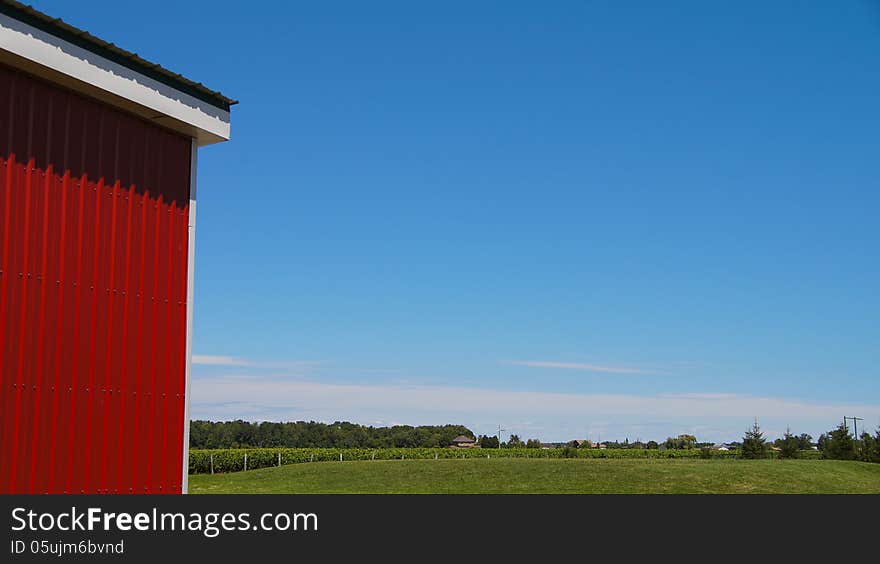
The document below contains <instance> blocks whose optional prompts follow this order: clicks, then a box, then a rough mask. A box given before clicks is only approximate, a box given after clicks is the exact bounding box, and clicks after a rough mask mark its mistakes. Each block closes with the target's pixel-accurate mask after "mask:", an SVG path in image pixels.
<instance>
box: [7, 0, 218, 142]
mask: <svg viewBox="0 0 880 564" xmlns="http://www.w3.org/2000/svg"><path fill="white" fill-rule="evenodd" d="M0 49H3V50H5V51H8V52H9V53H12V54H14V55H17V56H18V57H21V58H23V59H27V60H29V61H32V62H33V63H36V64H38V65H40V66H42V67H46V68H47V69H51V70H53V71H57V72H60V73H62V74H64V75H67V76H69V77H71V78H73V79H75V80H77V81H80V82H82V83H85V84H86V85H90V86H92V87H95V88H97V89H99V90H101V91H103V92H106V93H108V94H110V95H112V96H117V97H119V98H122V99H124V100H127V101H129V102H133V103H135V104H137V105H138V106H141V107H143V108H146V109H148V110H152V113H156V112H158V113H159V114H161V115H159V116H154V115H152V114H151V115H150V118H149V119H152V120H154V121H156V122H157V123H162V124H164V125H166V126H172V127H173V125H171V124H169V123H168V122H169V121H170V120H168V118H171V120H173V121H177V122H182V123H183V124H186V125H188V126H190V127H191V128H192V131H191V134H192V136H193V137H194V138H196V139H197V140H198V142H199V145H207V144H210V143H216V142H218V141H226V140H227V139H229V133H230V125H229V112H228V111H226V110H223V109H220V108H217V107H215V106H212V105H211V104H209V103H207V102H204V101H202V100H199V99H198V98H195V97H193V96H191V95H189V94H186V93H185V92H181V91H180V90H177V89H175V88H172V87H171V86H168V85H167V84H163V83H161V82H159V81H157V80H154V79H152V78H149V77H147V76H144V75H143V74H141V73H139V72H136V71H133V70H131V69H130V68H128V67H125V66H122V65H120V64H118V63H115V62H113V61H110V60H109V59H105V58H104V57H101V56H100V55H97V54H95V53H93V52H91V51H89V50H87V49H83V48H82V47H79V46H77V45H74V44H72V43H69V42H67V41H64V40H63V39H59V38H58V37H55V36H54V35H51V34H49V33H46V32H45V31H42V30H39V29H37V28H35V27H33V26H30V25H28V24H26V23H24V22H21V21H19V20H16V19H14V18H11V17H9V16H7V15H5V14H0ZM163 117H164V118H165V119H164V121H163ZM177 129H180V128H179V127H177Z"/></svg>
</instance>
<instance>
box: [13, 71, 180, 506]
mask: <svg viewBox="0 0 880 564" xmlns="http://www.w3.org/2000/svg"><path fill="white" fill-rule="evenodd" d="M190 147H191V142H190V139H188V138H185V137H181V136H179V135H177V134H175V133H172V132H169V131H166V130H163V129H161V128H158V127H156V126H155V125H152V124H149V123H147V122H144V121H141V120H139V119H138V118H135V117H133V116H129V115H127V114H124V113H122V112H119V111H118V110H115V109H113V108H110V107H108V106H104V105H102V104H100V103H98V102H95V101H92V100H89V99H86V98H83V97H81V96H79V95H77V94H74V93H71V92H69V91H67V90H64V89H61V88H58V87H55V86H53V85H51V84H48V83H46V82H43V81H40V80H38V79H35V78H32V77H30V76H28V75H25V74H23V73H21V72H18V71H16V70H13V69H11V68H8V67H4V66H2V65H0V237H2V239H0V271H2V272H0V386H2V387H0V390H2V391H0V396H2V397H0V492H2V493H10V492H25V493H44V492H45V493H65V492H67V493H98V492H100V493H176V492H180V490H181V478H182V476H181V470H182V450H183V444H182V440H183V423H184V421H183V408H184V389H185V366H186V359H185V343H186V284H187V248H188V245H187V243H188V240H187V239H188V227H187V225H188V215H189V178H190V174H189V173H190Z"/></svg>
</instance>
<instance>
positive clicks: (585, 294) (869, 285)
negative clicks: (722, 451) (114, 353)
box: [32, 0, 880, 440]
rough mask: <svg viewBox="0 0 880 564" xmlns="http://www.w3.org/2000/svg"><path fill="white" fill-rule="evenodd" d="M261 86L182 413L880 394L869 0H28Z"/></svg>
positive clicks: (693, 411)
mask: <svg viewBox="0 0 880 564" xmlns="http://www.w3.org/2000/svg"><path fill="white" fill-rule="evenodd" d="M32 1H33V5H34V6H35V7H36V8H38V9H41V10H43V11H45V12H47V13H49V14H52V15H54V16H58V17H61V18H64V19H65V20H66V21H68V22H70V23H72V24H74V25H77V26H80V27H83V28H85V29H87V30H89V31H91V32H92V33H94V34H95V35H98V36H99V37H102V38H104V39H107V40H110V41H113V42H115V43H117V44H119V45H121V46H122V47H124V48H127V49H129V50H132V51H135V52H137V53H139V54H140V55H141V56H143V57H145V58H147V59H150V60H154V61H157V62H159V63H161V64H163V65H164V66H166V67H168V68H171V69H172V70H174V71H176V72H180V73H182V74H184V75H186V76H188V77H190V78H193V79H195V80H198V81H201V82H203V83H205V84H207V85H208V86H210V87H212V88H216V89H219V90H221V91H222V92H223V93H224V94H227V95H229V96H231V97H234V98H238V99H240V100H241V104H240V105H238V106H235V107H234V108H233V112H232V116H233V119H232V122H233V126H232V131H233V134H232V135H233V137H232V141H231V142H229V143H225V144H222V145H216V146H211V147H208V148H205V149H203V150H202V151H201V152H200V156H199V179H198V181H199V203H198V220H197V225H198V227H197V233H198V235H197V245H196V246H197V251H196V289H195V290H196V302H195V333H194V349H195V353H196V355H197V356H196V361H197V363H196V366H195V379H194V383H193V397H192V402H193V403H192V408H193V416H194V417H199V418H212V419H216V418H224V419H225V418H238V417H241V418H245V419H254V420H261V419H269V420H291V419H306V420H309V419H315V420H324V421H333V420H352V421H357V422H360V423H365V424H373V425H383V424H390V423H407V424H421V423H447V422H454V423H462V424H465V425H468V426H469V427H471V429H473V430H474V431H476V432H478V433H491V432H494V431H495V429H496V428H497V426H498V425H499V424H500V425H502V426H504V428H505V429H510V430H511V432H515V433H517V434H519V435H520V436H522V437H532V436H535V437H539V438H541V439H544V440H566V439H570V438H575V437H585V436H589V437H590V438H593V439H594V440H595V439H596V438H598V436H599V435H601V437H602V438H609V439H621V440H622V439H624V438H625V437H628V438H630V440H633V439H635V438H636V437H640V438H642V439H650V438H653V439H657V440H661V439H663V438H665V437H666V436H667V435H671V434H678V433H683V432H693V433H695V434H696V435H697V437H698V439H701V440H734V439H738V438H739V437H741V436H742V432H743V431H744V430H745V428H746V427H747V426H748V425H749V424H750V422H751V421H752V418H753V417H755V416H757V417H759V420H760V422H761V423H762V426H763V427H764V428H765V431H767V433H768V434H769V435H771V436H775V435H777V434H780V433H782V432H783V431H784V430H785V427H786V426H787V425H790V426H791V428H792V430H793V431H795V432H798V433H800V432H808V433H811V434H813V435H814V436H817V435H818V434H819V433H820V432H822V431H824V430H827V429H829V428H831V427H833V426H834V425H835V424H836V423H837V422H839V421H840V420H841V418H842V417H843V416H844V415H847V416H853V415H855V416H861V417H864V418H865V422H866V423H868V424H869V426H871V427H873V426H875V425H877V424H878V423H880V378H878V372H877V359H878V356H880V354H878V352H880V324H878V319H880V300H878V297H877V290H878V288H880V260H878V242H880V227H878V221H877V213H878V209H880V191H878V189H877V187H878V185H880V171H878V163H880V157H878V143H877V139H878V132H880V110H878V104H877V100H878V99H880V67H878V65H877V55H878V53H880V4H878V3H876V2H867V1H862V2H858V1H853V2H835V3H819V2H784V1H778V2H758V1H755V2H736V3H720V2H671V3H658V2H626V3H620V2H554V3H537V2H463V1H461V2H443V3H433V4H431V5H428V3H414V2H385V1H381V0H376V1H375V2H370V3H365V2H320V3H317V2H313V3H303V2H261V3H258V4H253V5H242V4H241V3H239V2H228V3H227V2H218V1H212V2H201V1H192V2H185V3H181V2H170V1H164V2H163V1H157V2H155V3H154V5H153V7H151V8H150V9H149V10H139V9H135V8H133V7H132V8H130V9H129V8H127V7H125V8H121V7H120V6H121V5H120V4H119V3H118V2H115V1H104V0H101V1H89V2H82V3H76V5H73V4H71V3H69V2H63V1H56V0H52V1H49V0H32Z"/></svg>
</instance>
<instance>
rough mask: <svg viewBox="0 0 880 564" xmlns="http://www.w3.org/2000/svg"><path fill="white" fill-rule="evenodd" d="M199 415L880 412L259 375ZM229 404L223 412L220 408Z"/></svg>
mask: <svg viewBox="0 0 880 564" xmlns="http://www.w3.org/2000/svg"><path fill="white" fill-rule="evenodd" d="M192 401H193V415H194V416H195V417H208V418H215V417H235V418H237V417H243V418H247V417H252V416H259V417H266V418H269V419H275V420H290V419H301V418H306V419H311V418H314V419H317V420H336V419H339V420H342V419H346V420H361V421H364V420H375V419H377V418H378V419H384V420H391V419H402V418H404V417H406V418H407V419H410V420H422V421H427V420H430V421H436V420H450V421H451V420H453V419H456V420H458V421H472V420H475V419H487V418H490V419H497V420H499V421H500V420H504V419H508V420H509V419H513V418H516V419H522V418H528V419H529V420H551V419H552V420H556V419H559V418H567V419H571V420H598V419H603V418H607V419H609V420H621V419H623V418H625V419H627V420H630V421H632V420H635V421H650V420H652V419H656V418H665V419H680V418H689V419H693V418H697V419H699V418H704V419H707V420H708V419H718V418H736V419H737V420H751V418H753V417H756V416H757V417H760V418H764V417H767V418H790V419H791V420H792V421H794V420H813V421H816V422H817V424H818V423H819V422H821V424H822V425H826V424H831V423H832V422H835V421H837V420H838V419H839V418H840V414H841V413H844V412H849V411H852V410H858V411H859V413H862V414H864V417H865V418H866V419H868V418H869V417H870V418H873V419H876V418H877V417H880V406H878V405H870V404H848V403H814V402H807V401H803V400H797V399H787V398H773V397H752V396H744V395H736V394H714V393H713V394H678V395H659V396H637V395H626V394H581V393H577V394H565V393H556V392H524V391H510V390H491V389H481V388H465V387H453V386H449V387H445V386H412V385H408V386H404V385H395V384H380V385H364V384H328V383H321V382H314V381H304V380H297V381H278V380H269V379H265V378H260V377H254V376H249V377H238V378H235V377H225V378H202V379H197V380H194V381H193V393H192ZM220 405H222V406H224V408H223V409H222V410H217V406H220Z"/></svg>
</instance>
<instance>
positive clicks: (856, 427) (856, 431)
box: [843, 417, 864, 440]
mask: <svg viewBox="0 0 880 564" xmlns="http://www.w3.org/2000/svg"><path fill="white" fill-rule="evenodd" d="M847 419H851V420H852V422H853V435H854V436H855V438H856V440H859V424H858V422H859V421H864V419H862V418H861V417H844V418H843V426H844V427H846V426H847V425H846V420H847Z"/></svg>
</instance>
